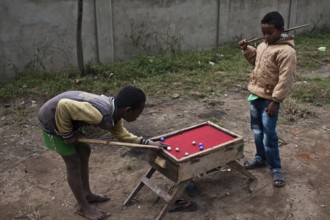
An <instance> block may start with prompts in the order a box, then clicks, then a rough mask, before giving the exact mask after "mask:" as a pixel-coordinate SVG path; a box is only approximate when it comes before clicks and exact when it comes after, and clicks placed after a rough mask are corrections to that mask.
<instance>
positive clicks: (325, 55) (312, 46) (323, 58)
mask: <svg viewBox="0 0 330 220" xmlns="http://www.w3.org/2000/svg"><path fill="white" fill-rule="evenodd" d="M295 44H296V52H297V60H298V68H300V69H304V70H305V71H310V70H316V69H319V68H320V66H322V65H323V64H324V63H329V62H330V31H322V32H312V33H306V34H302V35H298V36H296V37H295ZM324 46H325V47H326V48H327V49H326V51H319V50H318V48H319V47H324Z"/></svg>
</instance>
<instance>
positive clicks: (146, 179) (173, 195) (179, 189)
mask: <svg viewBox="0 0 330 220" xmlns="http://www.w3.org/2000/svg"><path fill="white" fill-rule="evenodd" d="M226 165H227V166H229V167H230V168H232V169H234V170H237V171H238V172H240V173H241V174H243V175H245V176H246V177H248V178H249V181H254V180H255V179H256V177H255V176H253V175H252V174H251V173H250V172H249V171H247V170H246V169H244V167H242V165H241V164H240V163H238V162H237V161H236V160H234V161H231V162H229V163H227V164H226ZM220 168H221V167H218V168H216V169H213V170H210V171H208V172H205V173H204V174H201V175H200V176H201V177H203V176H209V175H213V174H216V173H219V172H221V170H220ZM155 171H156V169H155V168H153V167H151V168H150V169H149V170H148V171H147V172H146V174H145V175H144V176H142V178H141V179H140V182H139V183H138V184H137V185H136V186H135V188H134V189H133V191H132V192H131V194H130V195H129V196H128V197H127V199H126V200H125V201H124V203H123V205H124V206H126V205H127V204H128V203H129V202H130V201H131V199H133V198H134V197H135V196H136V195H137V194H138V192H139V191H140V190H141V189H142V188H143V186H146V187H148V188H149V189H151V190H152V191H153V192H154V193H156V194H157V195H158V196H159V198H162V199H163V200H164V201H165V202H166V203H165V205H164V207H163V208H162V210H161V211H160V213H159V214H158V216H157V217H156V220H160V219H162V218H163V217H164V216H165V215H166V213H167V212H168V210H169V208H170V206H171V205H173V204H174V203H175V201H176V200H177V199H179V197H180V196H181V195H182V193H183V191H184V189H185V188H186V186H187V184H188V182H189V181H190V180H191V179H187V180H184V181H182V182H178V183H176V184H174V186H172V188H171V189H170V190H169V192H168V193H167V192H165V191H163V190H162V189H161V188H160V187H159V186H158V185H156V184H154V183H153V182H151V177H152V175H153V174H154V173H155Z"/></svg>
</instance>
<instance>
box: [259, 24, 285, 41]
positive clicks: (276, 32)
mask: <svg viewBox="0 0 330 220" xmlns="http://www.w3.org/2000/svg"><path fill="white" fill-rule="evenodd" d="M261 31H262V33H263V35H264V39H265V42H266V43H268V44H273V43H275V42H276V41H277V40H279V39H280V38H281V34H282V32H283V29H277V28H275V27H274V25H273V24H261Z"/></svg>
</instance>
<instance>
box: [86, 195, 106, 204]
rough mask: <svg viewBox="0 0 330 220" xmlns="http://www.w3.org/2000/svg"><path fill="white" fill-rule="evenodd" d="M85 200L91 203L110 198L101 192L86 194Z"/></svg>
mask: <svg viewBox="0 0 330 220" xmlns="http://www.w3.org/2000/svg"><path fill="white" fill-rule="evenodd" d="M86 200H87V201H88V202H89V203H93V202H106V201H109V200H110V198H109V197H108V196H107V195H102V194H93V193H92V194H89V195H87V196H86Z"/></svg>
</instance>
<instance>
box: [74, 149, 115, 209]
mask: <svg viewBox="0 0 330 220" xmlns="http://www.w3.org/2000/svg"><path fill="white" fill-rule="evenodd" d="M76 149H77V154H78V155H79V157H80V161H81V167H80V168H81V180H82V186H83V190H84V195H85V197H86V199H87V201H88V202H90V203H92V202H105V201H108V200H110V198H109V197H108V196H106V195H101V194H94V193H92V191H91V189H90V186H89V156H90V154H91V149H90V148H89V147H88V148H87V147H77V148H76Z"/></svg>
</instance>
